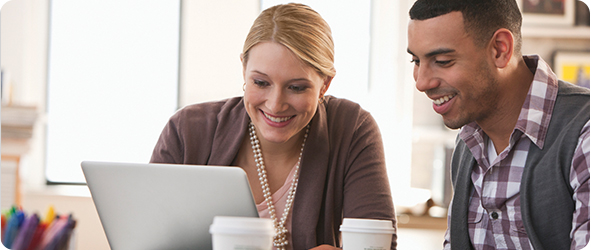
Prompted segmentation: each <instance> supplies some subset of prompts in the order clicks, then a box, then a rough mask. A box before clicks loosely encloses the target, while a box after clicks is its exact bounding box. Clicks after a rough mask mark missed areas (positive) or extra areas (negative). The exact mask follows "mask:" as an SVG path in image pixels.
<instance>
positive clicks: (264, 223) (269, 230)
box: [209, 216, 275, 235]
mask: <svg viewBox="0 0 591 250" xmlns="http://www.w3.org/2000/svg"><path fill="white" fill-rule="evenodd" d="M209 233H211V234H216V233H221V234H256V235H273V234H274V233H275V229H274V228H273V221H272V220H271V219H267V218H256V217H234V216H215V217H214V218H213V223H212V224H211V226H210V227H209Z"/></svg>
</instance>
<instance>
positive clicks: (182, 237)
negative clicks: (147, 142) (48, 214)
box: [81, 161, 258, 250]
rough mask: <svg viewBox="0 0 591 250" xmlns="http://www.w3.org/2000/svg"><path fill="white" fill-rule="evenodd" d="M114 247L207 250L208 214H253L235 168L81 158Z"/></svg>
mask: <svg viewBox="0 0 591 250" xmlns="http://www.w3.org/2000/svg"><path fill="white" fill-rule="evenodd" d="M81 165H82V170H83V172H84V176H85V178H86V181H87V184H88V188H89V189H90V193H91V195H92V199H93V201H94V204H95V206H96V209H97V212H98V215H99V218H100V220H101V223H102V225H103V229H104V230H105V234H106V236H107V240H108V241H109V245H110V246H111V249H113V250H120V249H124V250H135V249H137V250H150V249H200V250H201V249H211V235H210V233H209V226H210V225H211V223H212V222H213V217H214V216H217V215H225V216H245V217H258V212H257V209H256V205H255V203H254V199H253V197H252V193H251V191H250V186H249V184H248V178H247V177H246V173H245V172H244V171H243V170H242V169H241V168H238V167H221V166H196V165H174V164H141V163H139V164H138V163H113V162H91V161H85V162H82V164H81Z"/></svg>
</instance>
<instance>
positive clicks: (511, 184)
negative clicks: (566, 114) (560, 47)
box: [444, 55, 589, 250]
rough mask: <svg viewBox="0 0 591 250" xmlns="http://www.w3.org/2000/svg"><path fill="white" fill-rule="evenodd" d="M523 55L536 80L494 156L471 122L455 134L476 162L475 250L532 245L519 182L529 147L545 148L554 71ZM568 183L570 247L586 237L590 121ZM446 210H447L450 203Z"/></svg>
mask: <svg viewBox="0 0 591 250" xmlns="http://www.w3.org/2000/svg"><path fill="white" fill-rule="evenodd" d="M524 59H525V61H526V62H527V64H528V65H529V66H530V70H532V72H533V71H534V70H535V75H534V81H533V82H532V85H531V87H530V90H529V93H528V96H527V98H526V100H525V102H524V104H523V107H522V108H521V113H520V114H519V119H518V120H517V124H516V125H515V129H514V131H513V133H512V134H511V138H510V142H509V146H508V147H507V148H505V149H504V150H503V151H502V152H501V153H500V154H499V155H498V156H497V155H496V151H495V149H494V145H493V144H492V142H491V141H490V140H489V139H488V136H487V135H486V134H485V133H484V132H483V131H482V129H481V128H480V127H479V126H478V125H477V124H476V123H475V122H473V123H470V124H468V125H466V126H464V127H463V128H462V130H461V131H460V134H459V136H460V138H461V139H462V140H464V142H466V145H467V146H468V147H469V149H470V151H471V152H472V155H473V156H474V158H475V159H476V162H477V163H478V166H477V167H474V168H473V171H472V183H473V184H474V189H473V191H472V197H471V199H470V208H469V212H468V229H469V230H468V231H469V233H470V239H471V241H472V245H473V246H474V248H475V249H477V250H478V249H533V247H532V245H531V243H530V241H529V238H528V236H527V232H526V231H525V228H524V226H523V221H522V219H521V206H520V201H519V200H520V199H519V186H520V182H521V175H522V173H523V168H524V166H525V162H526V159H527V152H528V150H529V147H530V145H532V146H537V147H540V148H542V147H543V146H544V139H545V137H546V132H547V130H548V126H549V123H550V119H551V117H552V109H553V107H554V102H555V101H556V94H557V93H558V83H557V79H556V75H555V74H554V73H553V72H552V70H551V69H550V67H549V66H548V64H546V62H544V61H543V60H542V59H541V58H539V57H538V56H536V55H534V56H524ZM531 65H533V66H535V65H537V68H531V67H532V66H531ZM530 142H532V143H533V144H532V143H530ZM570 185H571V187H572V188H573V190H574V194H573V197H572V198H573V201H574V202H575V212H574V213H573V221H572V230H571V232H570V237H571V249H581V248H583V247H584V246H585V245H587V242H588V241H589V121H587V123H586V124H585V126H584V127H583V129H582V130H581V133H580V135H579V143H578V145H577V147H576V149H575V153H574V156H573V160H572V165H571V172H570ZM449 211H450V212H449V213H451V204H450V209H449ZM450 215H451V214H448V218H451V216H450ZM449 226H450V221H449V220H448V230H447V231H446V232H445V242H444V249H450V244H449V241H450V236H449Z"/></svg>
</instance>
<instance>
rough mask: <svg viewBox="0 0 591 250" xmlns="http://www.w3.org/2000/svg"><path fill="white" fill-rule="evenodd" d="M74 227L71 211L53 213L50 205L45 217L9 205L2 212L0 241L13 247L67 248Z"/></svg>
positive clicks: (33, 249)
mask: <svg viewBox="0 0 591 250" xmlns="http://www.w3.org/2000/svg"><path fill="white" fill-rule="evenodd" d="M75 227H76V220H74V219H73V218H72V215H71V214H70V215H56V214H55V212H54V210H53V207H50V208H49V209H48V211H47V215H46V216H45V218H40V217H39V216H38V215H37V214H36V213H33V214H30V215H27V214H26V213H25V212H24V211H22V209H19V208H16V207H12V208H11V209H10V210H9V211H6V212H4V213H2V244H4V246H5V247H7V248H9V249H12V250H70V249H73V247H74V246H73V244H70V242H71V239H72V231H73V230H74V228H75Z"/></svg>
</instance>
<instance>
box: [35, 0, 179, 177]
mask: <svg viewBox="0 0 591 250" xmlns="http://www.w3.org/2000/svg"><path fill="white" fill-rule="evenodd" d="M179 22H180V1H158V0H85V1H79V0H52V1H51V6H50V27H49V61H48V86H47V141H46V143H47V147H46V148H47V150H46V157H45V159H46V177H47V180H48V181H49V182H57V183H72V182H74V183H82V182H84V176H83V175H82V171H81V169H80V162H81V161H83V160H100V161H125V162H148V161H149V159H150V156H151V153H152V150H153V148H154V145H155V144H156V140H157V139H158V136H159V134H160V132H161V131H162V128H163V126H164V124H166V121H167V120H168V118H169V117H170V116H171V115H172V114H173V113H174V112H175V110H176V109H177V102H178V101H177V99H178V61H179V59H178V54H179V53H178V51H179Z"/></svg>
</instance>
